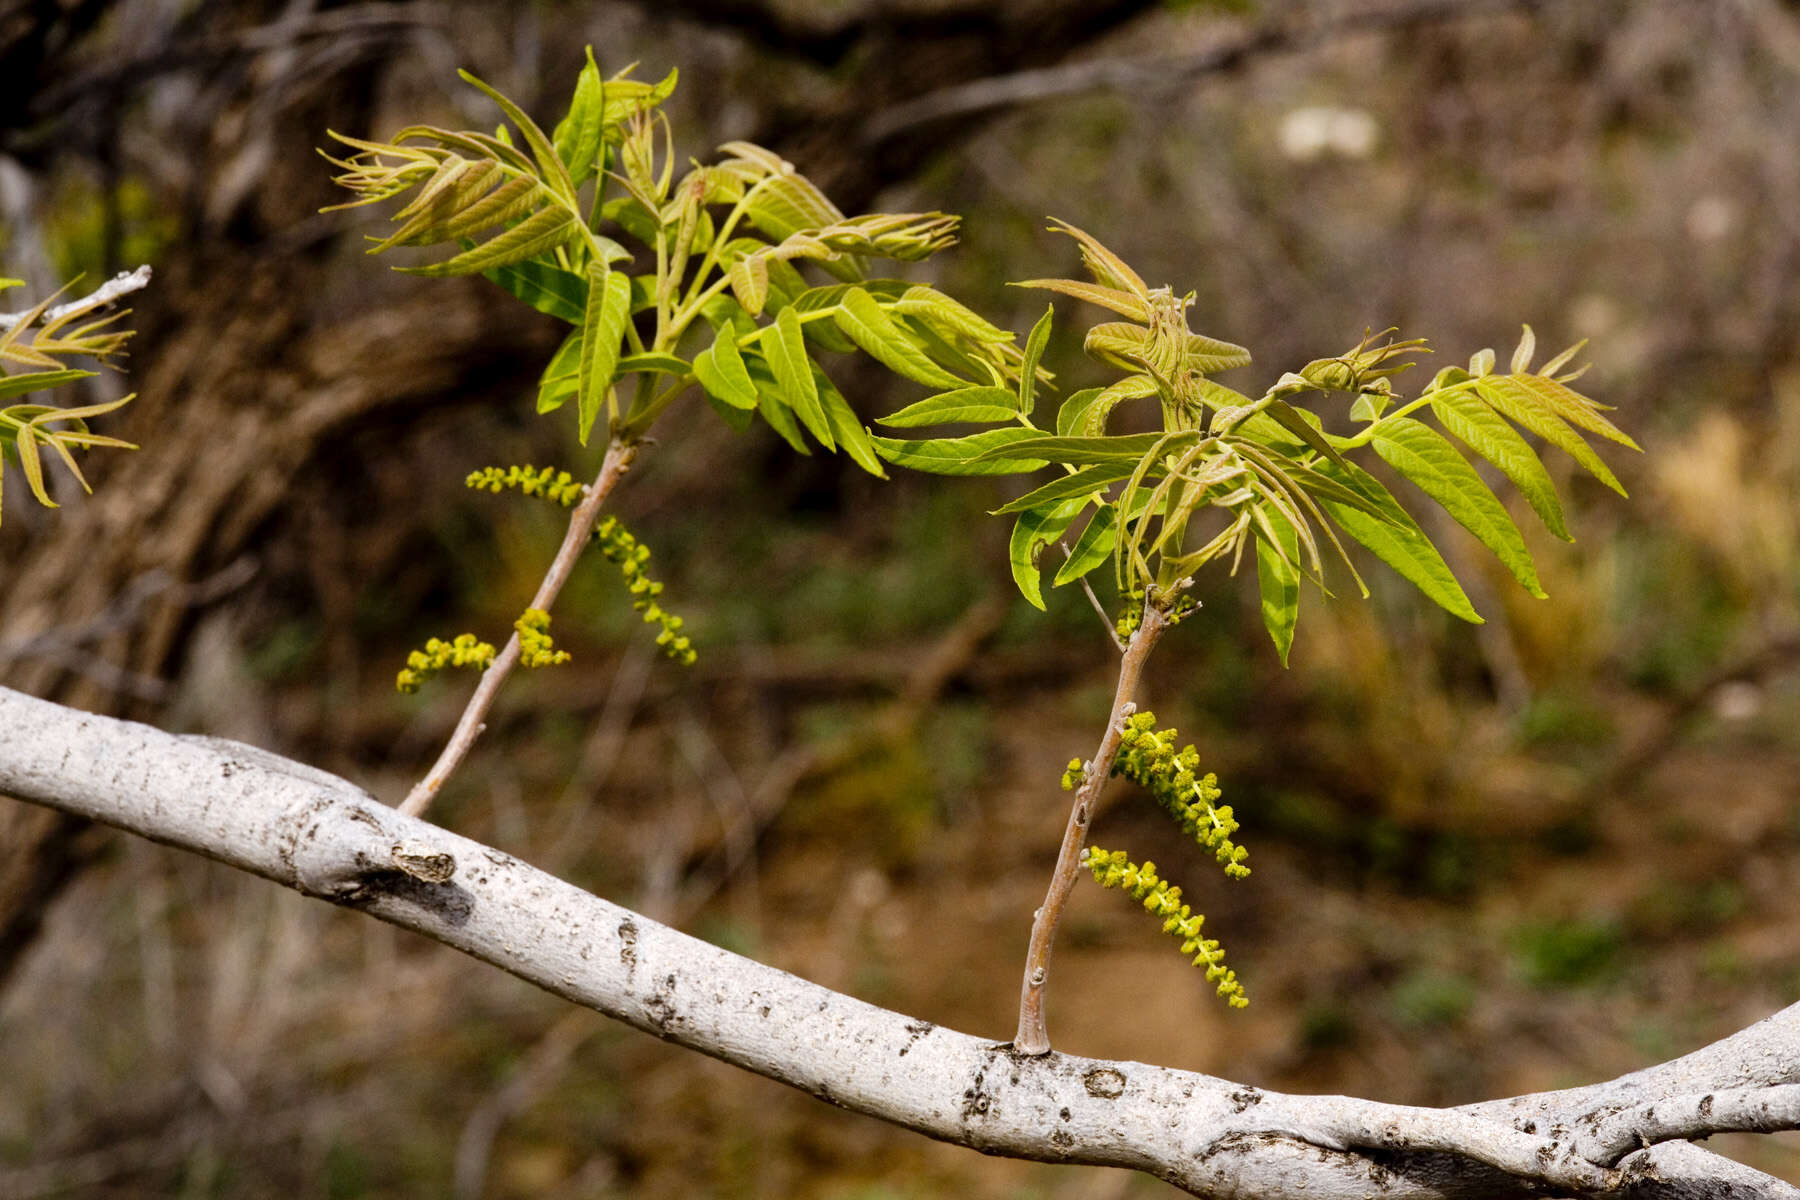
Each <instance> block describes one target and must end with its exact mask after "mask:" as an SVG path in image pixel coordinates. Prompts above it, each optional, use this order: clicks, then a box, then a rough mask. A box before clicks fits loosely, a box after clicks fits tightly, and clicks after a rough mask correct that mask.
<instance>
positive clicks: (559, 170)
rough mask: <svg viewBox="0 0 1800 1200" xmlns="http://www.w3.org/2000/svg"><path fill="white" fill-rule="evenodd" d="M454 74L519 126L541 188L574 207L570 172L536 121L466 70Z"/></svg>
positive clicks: (573, 186) (573, 188)
mask: <svg viewBox="0 0 1800 1200" xmlns="http://www.w3.org/2000/svg"><path fill="white" fill-rule="evenodd" d="M457 74H458V75H460V76H461V77H462V79H463V82H464V83H467V84H470V85H471V86H473V87H475V88H478V89H480V90H481V92H482V93H483V94H485V95H486V96H487V97H488V99H490V100H492V101H493V102H494V103H495V104H498V105H499V106H500V111H501V112H503V113H505V114H506V119H507V120H509V121H511V122H512V123H513V124H514V125H517V126H518V127H519V132H520V133H521V134H523V135H524V136H525V144H526V145H528V146H530V147H531V156H532V157H533V158H535V159H536V160H537V165H538V170H539V171H540V172H542V176H543V182H544V185H545V186H546V187H548V188H549V189H550V190H551V191H552V192H554V193H555V194H556V195H557V196H558V197H559V198H560V199H562V200H563V202H564V203H566V204H567V205H569V207H571V208H573V207H574V205H575V185H574V184H573V183H572V182H570V180H569V172H568V170H567V169H566V168H565V167H564V166H563V162H562V159H560V158H558V157H557V156H556V148H555V147H554V146H552V145H551V144H550V139H549V138H547V137H545V136H544V131H543V130H542V129H539V128H538V125H537V122H536V121H533V120H532V119H531V118H530V117H528V116H526V115H525V110H524V109H522V108H520V107H519V106H518V105H516V104H514V103H513V102H512V101H511V100H508V99H507V98H506V97H505V96H502V95H501V94H500V93H499V92H497V91H495V90H494V89H493V88H491V87H489V86H488V85H487V84H485V83H483V82H482V81H481V80H479V79H477V78H476V77H475V76H473V75H471V74H469V73H468V72H467V71H458V72H457Z"/></svg>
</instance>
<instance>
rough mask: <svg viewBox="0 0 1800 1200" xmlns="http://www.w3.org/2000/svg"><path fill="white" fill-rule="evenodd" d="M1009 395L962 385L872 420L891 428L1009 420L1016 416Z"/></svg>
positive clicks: (987, 388) (1000, 389)
mask: <svg viewBox="0 0 1800 1200" xmlns="http://www.w3.org/2000/svg"><path fill="white" fill-rule="evenodd" d="M1017 411H1018V410H1016V409H1015V408H1014V407H1013V394H1012V393H1011V392H1009V391H1007V390H1006V389H1005V388H999V387H963V388H957V389H956V390H955V391H953V392H939V393H938V394H937V395H935V396H927V397H925V399H923V400H920V401H919V402H918V403H916V404H909V405H907V406H906V407H905V408H903V409H901V410H900V411H899V412H896V413H889V414H888V415H887V416H885V417H876V418H875V419H876V420H877V421H879V422H880V423H881V424H883V425H888V426H892V427H893V428H895V429H911V428H915V427H917V426H920V425H947V424H950V423H951V422H955V421H965V422H971V423H977V424H979V423H982V422H987V421H1010V420H1012V419H1013V417H1014V416H1016V415H1017Z"/></svg>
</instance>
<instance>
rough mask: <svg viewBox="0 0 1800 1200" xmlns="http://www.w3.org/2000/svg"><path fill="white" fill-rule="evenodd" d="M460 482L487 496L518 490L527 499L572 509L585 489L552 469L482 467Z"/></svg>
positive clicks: (573, 478)
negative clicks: (510, 489) (550, 501)
mask: <svg viewBox="0 0 1800 1200" xmlns="http://www.w3.org/2000/svg"><path fill="white" fill-rule="evenodd" d="M463 482H464V483H466V484H468V485H469V486H470V487H472V488H481V489H485V490H487V491H490V492H498V491H501V490H503V489H505V488H517V489H518V490H519V491H521V492H524V493H525V494H526V495H527V496H541V497H543V498H544V499H546V500H552V501H555V502H556V503H557V504H560V505H562V506H563V507H564V508H570V507H573V506H574V505H575V503H576V502H577V501H579V500H580V499H581V497H582V495H583V494H584V493H585V492H586V491H587V487H586V486H585V485H584V484H582V483H581V482H580V481H578V480H577V479H576V478H575V477H574V476H573V475H570V474H569V473H568V472H567V471H558V470H556V469H554V468H552V467H520V466H511V467H505V468H501V467H483V468H481V470H479V471H471V472H469V477H468V478H467V479H465V480H463Z"/></svg>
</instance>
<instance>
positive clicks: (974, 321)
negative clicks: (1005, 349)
mask: <svg viewBox="0 0 1800 1200" xmlns="http://www.w3.org/2000/svg"><path fill="white" fill-rule="evenodd" d="M884 282H886V281H882V280H871V281H870V282H869V283H868V284H866V285H865V286H867V287H868V288H870V289H871V290H873V289H874V288H875V287H876V285H877V284H879V283H884ZM893 314H898V315H900V316H905V317H914V318H917V319H918V320H920V321H922V322H925V323H927V324H930V325H934V326H936V327H938V328H939V329H942V330H945V331H947V332H949V333H951V334H961V335H962V336H963V337H966V338H968V339H969V340H970V341H974V342H983V343H987V344H991V345H1004V344H1006V343H1008V342H1011V341H1012V340H1013V335H1012V334H1010V333H1008V332H1007V331H1006V330H1004V329H1001V328H999V327H998V326H996V325H994V324H992V323H991V322H989V321H988V320H987V319H986V318H984V317H982V316H981V315H980V314H978V313H976V312H975V311H973V310H972V309H970V308H967V307H965V306H964V305H963V304H962V302H961V301H959V300H955V299H953V298H951V297H949V296H946V295H944V293H942V292H940V291H938V290H937V289H936V288H932V287H929V286H927V285H925V284H922V283H920V284H914V285H912V286H910V287H907V288H905V290H904V291H903V292H901V294H900V298H899V299H898V300H896V301H895V302H894V305H893V309H892V314H890V315H893Z"/></svg>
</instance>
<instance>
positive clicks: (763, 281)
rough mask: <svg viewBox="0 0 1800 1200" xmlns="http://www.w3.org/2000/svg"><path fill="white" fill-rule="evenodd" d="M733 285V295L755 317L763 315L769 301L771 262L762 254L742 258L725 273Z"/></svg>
mask: <svg viewBox="0 0 1800 1200" xmlns="http://www.w3.org/2000/svg"><path fill="white" fill-rule="evenodd" d="M725 277H726V279H728V280H729V281H730V283H731V294H732V295H734V296H736V297H737V302H738V303H739V304H741V305H743V306H744V311H745V312H747V313H749V314H750V315H751V316H753V317H759V316H761V315H762V310H763V305H764V304H766V303H768V299H769V260H768V259H766V258H764V257H763V256H762V255H760V254H752V255H750V256H749V257H747V258H740V259H738V260H737V261H736V262H734V263H732V264H731V268H730V270H728V271H727V272H726V273H725Z"/></svg>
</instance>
